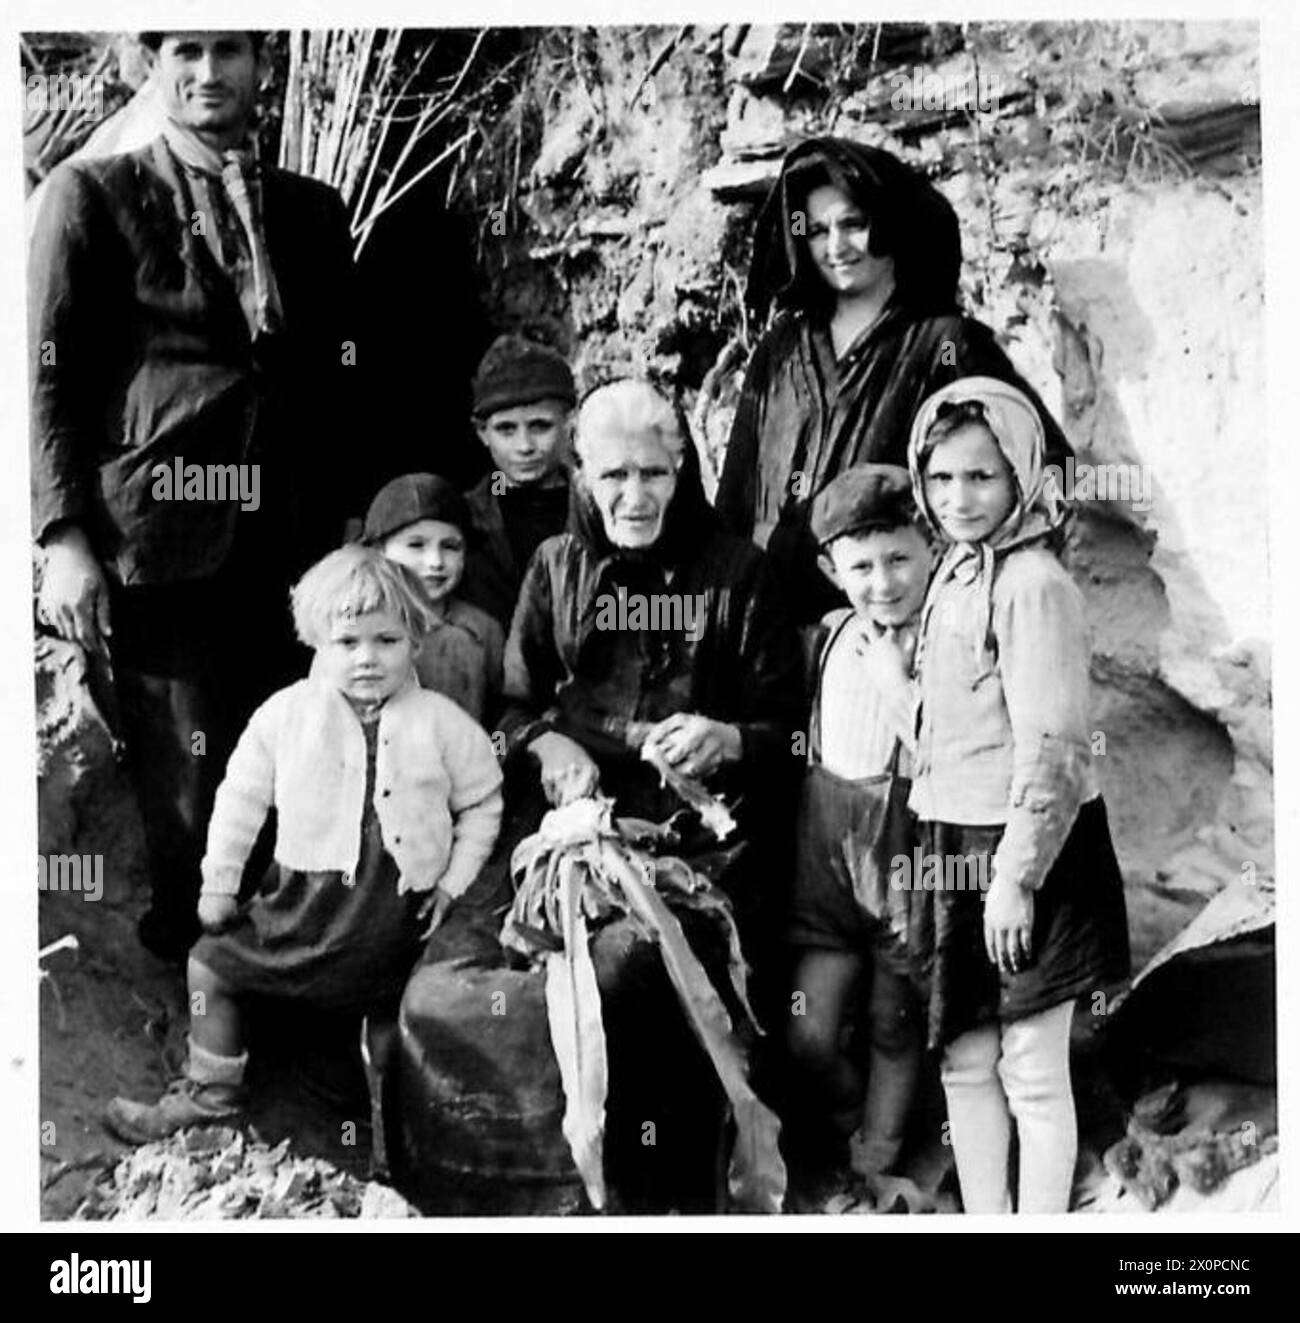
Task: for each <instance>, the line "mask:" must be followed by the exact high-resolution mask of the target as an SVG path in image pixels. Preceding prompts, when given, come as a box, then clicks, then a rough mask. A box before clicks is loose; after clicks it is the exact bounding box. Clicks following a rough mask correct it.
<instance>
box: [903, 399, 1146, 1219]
mask: <svg viewBox="0 0 1300 1323" xmlns="http://www.w3.org/2000/svg"><path fill="white" fill-rule="evenodd" d="M1043 451H1044V437H1043V427H1042V421H1041V418H1040V415H1039V412H1038V410H1037V408H1036V407H1035V405H1034V403H1033V401H1032V400H1031V399H1030V398H1028V397H1027V396H1026V395H1025V394H1024V393H1023V392H1021V391H1019V390H1017V389H1016V388H1015V387H1014V386H1009V385H1007V384H1006V383H1005V382H1003V381H999V380H995V379H994V378H991V377H967V378H963V379H961V380H959V381H956V382H953V383H952V384H950V385H948V386H945V387H944V388H943V389H942V390H940V391H938V392H936V393H935V394H934V395H932V396H930V397H929V399H927V400H926V401H925V402H924V404H922V406H921V409H920V412H919V413H918V415H917V418H916V421H915V423H914V425H913V427H912V433H911V440H910V443H909V447H908V461H909V466H910V468H911V473H912V481H913V485H914V489H915V492H916V498H917V502H918V504H919V505H920V507H921V510H922V511H923V513H924V515H925V517H926V519H927V520H929V522H930V523H931V525H932V526H933V527H934V528H935V529H936V531H938V532H939V533H940V534H941V535H942V536H943V537H944V538H945V539H946V541H947V543H948V546H947V550H946V551H945V553H944V555H943V557H942V559H941V561H940V563H939V566H938V569H937V570H936V572H935V576H934V579H933V581H932V582H931V585H930V589H929V593H928V595H927V598H926V603H925V606H924V608H923V610H922V615H921V636H920V642H919V644H918V655H917V672H918V688H919V697H920V718H919V723H918V739H917V749H916V761H915V766H914V773H913V782H912V792H911V797H910V800H909V807H910V808H911V809H912V810H913V811H914V812H915V813H916V815H917V817H918V819H919V820H920V828H921V839H922V847H921V848H922V852H923V853H922V859H923V860H924V861H926V866H927V867H934V870H935V873H936V876H937V877H938V878H941V879H942V881H941V882H937V881H935V882H927V883H925V893H924V896H923V902H924V903H923V904H920V905H916V906H914V907H913V916H914V917H913V921H912V922H913V928H912V932H911V934H910V944H911V946H912V948H913V954H914V955H915V956H916V957H917V958H918V960H919V961H920V963H921V964H922V966H923V968H925V970H926V972H927V975H928V980H927V981H928V984H929V1042H930V1047H931V1048H933V1049H941V1050H942V1059H941V1076H942V1079H943V1085H944V1091H945V1093H946V1095H947V1101H948V1116H949V1121H950V1123H951V1134H952V1142H953V1151H954V1155H955V1157H956V1162H957V1174H958V1177H959V1179H960V1182H961V1191H962V1201H963V1203H964V1205H965V1208H966V1211H967V1212H971V1213H995V1212H1010V1211H1011V1209H1012V1206H1013V1205H1012V1195H1011V1190H1010V1187H1009V1181H1008V1151H1009V1144H1010V1137H1011V1130H1012V1126H1013V1125H1014V1127H1015V1130H1016V1133H1017V1137H1018V1140H1019V1152H1020V1160H1019V1187H1018V1198H1017V1200H1016V1203H1015V1206H1016V1208H1018V1210H1019V1211H1020V1212H1022V1213H1049V1212H1065V1211H1066V1210H1067V1208H1068V1206H1069V1199H1070V1189H1071V1184H1072V1179H1073V1174H1074V1161H1075V1155H1076V1150H1077V1143H1078V1140H1077V1126H1076V1120H1075V1112H1074V1099H1073V1094H1072V1091H1071V1086H1070V1067H1069V1044H1070V1018H1071V1013H1072V1010H1073V1006H1074V1002H1075V1000H1076V998H1078V997H1079V996H1080V995H1082V994H1084V993H1092V994H1095V993H1096V992H1097V991H1098V990H1100V989H1103V988H1105V987H1106V986H1107V985H1108V984H1111V983H1114V982H1117V981H1118V980H1120V979H1123V978H1124V977H1126V976H1127V974H1128V972H1129V948H1128V927H1127V921H1126V916H1125V909H1124V892H1123V882H1122V879H1121V876H1120V871H1119V865H1118V863H1117V862H1116V859H1115V851H1114V848H1113V846H1112V843H1111V837H1110V828H1109V826H1108V824H1107V819H1106V809H1105V806H1104V804H1103V803H1102V799H1101V794H1100V790H1099V788H1098V784H1097V776H1096V772H1095V770H1094V767H1093V763H1092V757H1091V746H1090V736H1089V724H1088V675H1089V661H1090V657H1089V644H1088V636H1087V630H1086V624H1085V620H1084V607H1083V597H1082V594H1081V593H1080V592H1079V589H1078V588H1077V587H1076V586H1075V584H1074V581H1073V580H1072V579H1071V578H1070V576H1069V574H1068V573H1067V572H1066V570H1065V568H1064V567H1063V566H1062V565H1061V563H1060V561H1059V560H1058V559H1057V556H1056V554H1055V546H1056V544H1057V542H1058V541H1059V530H1060V528H1061V524H1062V521H1063V519H1064V516H1065V511H1064V508H1063V506H1062V504H1061V501H1060V499H1059V493H1058V491H1057V490H1056V487H1055V484H1054V483H1053V482H1052V481H1051V477H1050V474H1045V472H1044V462H1043V461H1044V454H1043ZM900 672H901V663H900ZM931 860H937V861H938V864H937V865H931V864H930V861H931ZM955 864H960V867H954V866H953V865H955ZM918 882H919V879H914V880H913V885H917V884H918ZM932 887H933V889H931V888H932Z"/></svg>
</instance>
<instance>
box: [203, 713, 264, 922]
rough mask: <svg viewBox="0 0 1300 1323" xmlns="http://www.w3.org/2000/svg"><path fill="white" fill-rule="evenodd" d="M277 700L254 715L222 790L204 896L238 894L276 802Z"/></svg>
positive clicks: (215, 813)
mask: <svg viewBox="0 0 1300 1323" xmlns="http://www.w3.org/2000/svg"><path fill="white" fill-rule="evenodd" d="M277 711H278V707H277V706H275V699H274V698H272V699H269V700H268V701H267V702H265V703H263V704H262V706H261V707H260V708H258V710H257V711H256V712H254V713H253V716H252V719H251V720H250V721H249V723H248V726H247V728H246V729H245V731H244V733H243V735H241V736H240V737H239V743H238V744H237V745H235V751H234V752H233V753H232V754H231V755H230V761H229V762H228V763H227V764H226V775H225V777H224V779H223V780H222V782H221V785H220V786H218V788H217V795H216V800H215V802H214V803H213V806H212V817H211V818H210V819H209V821H208V845H207V850H206V851H205V853H204V855H203V863H202V865H201V871H202V874H203V886H202V888H201V891H202V894H203V895H205V896H234V895H237V894H238V893H239V884H240V881H241V879H242V878H243V875H244V865H245V864H247V863H248V856H249V855H250V854H251V853H252V850H253V844H254V842H255V841H256V840H257V834H258V832H260V831H261V830H262V824H263V823H264V822H265V821H266V815H267V813H268V812H269V811H270V809H271V805H272V804H273V803H274V802H275V756H274V747H275V726H276V712H277Z"/></svg>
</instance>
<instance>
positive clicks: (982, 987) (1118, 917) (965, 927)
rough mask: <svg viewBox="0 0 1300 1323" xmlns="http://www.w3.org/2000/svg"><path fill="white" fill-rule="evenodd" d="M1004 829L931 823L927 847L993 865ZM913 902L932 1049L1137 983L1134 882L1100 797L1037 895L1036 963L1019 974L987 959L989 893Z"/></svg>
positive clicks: (915, 948)
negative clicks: (1131, 915) (1131, 907)
mask: <svg viewBox="0 0 1300 1323" xmlns="http://www.w3.org/2000/svg"><path fill="white" fill-rule="evenodd" d="M1004 830H1005V828H1004V827H1002V826H1000V825H999V826H993V827H972V826H964V825H961V824H958V823H951V822H923V823H921V842H922V844H921V848H922V850H923V851H924V853H925V854H926V855H927V856H928V855H934V856H938V857H939V858H941V859H943V858H947V857H952V856H958V855H961V856H967V857H968V858H969V856H972V855H974V856H979V855H985V856H988V857H989V860H990V861H991V857H992V855H993V852H994V851H995V850H996V849H997V845H998V842H999V840H1001V838H1002V833H1003V831H1004ZM967 875H968V876H969V875H970V870H969V867H968V870H967ZM976 875H977V876H978V875H979V874H976ZM982 875H983V876H991V870H990V871H989V872H985V873H984V874H982ZM912 899H913V905H912V907H911V916H910V918H911V930H910V932H909V937H908V948H909V952H910V954H911V956H912V958H913V964H914V967H915V968H917V969H919V970H920V971H921V974H922V977H923V979H924V982H925V984H926V987H927V994H928V1002H929V1015H928V1021H929V1026H928V1042H929V1046H930V1048H931V1049H938V1048H942V1047H944V1046H945V1045H946V1044H948V1043H951V1042H952V1041H953V1039H955V1038H957V1037H959V1036H960V1035H961V1034H964V1033H967V1032H968V1031H969V1030H971V1029H975V1028H978V1027H979V1026H980V1025H984V1024H989V1023H992V1022H995V1021H997V1022H1002V1023H1007V1022H1010V1021H1014V1020H1021V1019H1024V1018H1026V1017H1027V1016H1030V1015H1037V1014H1038V1013H1039V1012H1040V1011H1045V1010H1048V1009H1050V1008H1051V1007H1053V1006H1057V1005H1059V1004H1060V1003H1061V1002H1063V1001H1073V1000H1074V999H1075V998H1076V997H1078V996H1080V995H1082V994H1084V993H1090V992H1096V991H1099V990H1101V989H1103V988H1106V987H1108V986H1109V985H1111V984H1114V983H1117V982H1119V981H1121V980H1122V979H1124V978H1127V977H1128V974H1129V970H1130V965H1129V943H1128V917H1127V912H1126V910H1125V905H1124V880H1123V877H1122V876H1121V874H1120V870H1119V862H1118V861H1117V860H1116V858H1115V847H1114V845H1113V844H1112V842H1111V837H1110V825H1109V822H1108V821H1107V817H1106V806H1105V804H1104V803H1103V802H1102V800H1101V797H1100V796H1098V797H1097V798H1096V799H1093V800H1090V801H1089V802H1088V803H1086V804H1084V805H1083V807H1082V808H1081V809H1080V810H1079V815H1078V817H1077V818H1076V819H1075V822H1074V826H1073V828H1071V831H1070V835H1069V836H1068V837H1067V838H1066V842H1065V844H1064V846H1063V847H1062V848H1061V853H1060V855H1059V856H1058V857H1057V860H1056V862H1055V863H1054V864H1053V865H1052V867H1051V870H1050V871H1049V872H1048V874H1047V878H1046V880H1045V881H1044V882H1043V885H1042V887H1041V888H1040V889H1039V890H1038V891H1037V892H1036V893H1035V895H1034V929H1033V941H1032V954H1031V959H1030V962H1029V964H1028V965H1027V967H1025V968H1024V969H1022V970H1020V971H1018V972H1017V973H1014V974H1006V973H1002V972H1000V971H999V970H998V969H997V968H996V967H995V966H994V965H993V964H992V963H991V962H990V961H989V958H988V955H987V954H986V953H985V949H984V893H983V892H982V891H980V890H978V889H968V890H942V889H941V890H936V891H927V892H921V893H914V894H913V897H912Z"/></svg>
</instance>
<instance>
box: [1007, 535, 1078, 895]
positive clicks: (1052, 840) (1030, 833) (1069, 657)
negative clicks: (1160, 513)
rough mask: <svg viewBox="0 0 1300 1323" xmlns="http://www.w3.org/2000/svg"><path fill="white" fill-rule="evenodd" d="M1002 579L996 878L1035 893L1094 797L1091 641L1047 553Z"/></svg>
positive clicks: (1071, 592)
mask: <svg viewBox="0 0 1300 1323" xmlns="http://www.w3.org/2000/svg"><path fill="white" fill-rule="evenodd" d="M1017 562H1018V563H1017ZM1003 575H1004V577H1003V581H1002V582H1001V583H1000V584H999V585H998V590H1002V591H998V590H995V593H994V609H993V629H994V634H995V636H996V639H997V645H998V664H999V669H1000V671H1001V675H1002V690H1003V695H1004V697H1005V700H1006V705H1007V712H1008V714H1009V716H1010V720H1011V741H1012V767H1011V801H1010V804H1009V806H1008V811H1007V826H1006V831H1005V832H1004V833H1003V836H1002V840H1001V842H1000V843H999V845H998V848H997V851H996V853H995V854H994V856H993V875H994V877H995V878H1003V877H1005V878H1008V879H1010V880H1011V881H1013V882H1014V883H1015V884H1016V885H1017V886H1021V887H1027V888H1030V889H1032V890H1036V889H1037V888H1039V887H1041V886H1042V884H1043V882H1044V880H1045V879H1046V877H1047V873H1048V870H1049V869H1050V868H1051V866H1052V864H1053V863H1054V862H1055V861H1056V857H1057V855H1059V854H1060V852H1061V847H1062V846H1063V845H1064V844H1065V839H1066V837H1067V836H1068V835H1069V834H1070V829H1071V828H1072V827H1073V826H1074V820H1075V818H1076V816H1077V815H1078V812H1079V808H1080V806H1081V805H1082V804H1083V802H1084V800H1085V799H1086V798H1087V797H1088V794H1089V792H1090V790H1091V785H1092V778H1091V774H1090V758H1091V749H1090V744H1089V740H1088V732H1087V708H1088V671H1089V646H1088V634H1087V626H1086V623H1085V620H1084V611H1083V599H1082V597H1081V595H1080V593H1079V590H1078V588H1076V587H1075V585H1074V583H1073V581H1072V580H1071V579H1070V578H1069V576H1068V575H1067V574H1066V572H1065V571H1064V570H1063V569H1062V568H1061V567H1060V565H1059V563H1058V562H1057V561H1056V560H1055V559H1054V558H1052V557H1050V556H1049V555H1048V553H1046V552H1042V553H1034V554H1033V556H1032V559H1031V558H1030V557H1029V556H1026V557H1025V558H1023V559H1020V558H1017V557H1014V556H1013V557H1012V558H1011V559H1010V560H1009V561H1008V563H1007V565H1006V567H1005V569H1004V571H1003Z"/></svg>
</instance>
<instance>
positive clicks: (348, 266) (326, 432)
mask: <svg viewBox="0 0 1300 1323" xmlns="http://www.w3.org/2000/svg"><path fill="white" fill-rule="evenodd" d="M262 178H263V184H262V190H263V192H262V197H263V225H264V233H265V238H266V246H267V249H268V251H269V253H270V257H271V264H272V267H273V269H274V272H275V278H276V282H277V285H278V288H279V294H280V302H281V305H282V308H283V313H284V330H283V331H282V332H281V333H280V334H278V335H276V336H275V337H272V338H270V339H269V340H268V339H265V338H260V339H259V343H258V345H257V347H256V348H255V347H254V342H253V339H252V337H251V336H250V333H249V330H248V325H247V322H246V321H245V319H244V316H243V313H242V310H241V308H240V304H239V299H238V295H237V293H236V290H235V286H234V284H233V282H232V281H231V280H230V278H229V277H228V276H227V275H226V273H225V272H224V271H222V269H221V268H220V267H219V266H218V264H217V262H216V260H215V258H214V257H213V256H212V254H211V252H210V250H209V248H208V245H207V242H206V241H205V239H204V237H203V233H202V230H201V228H200V222H199V221H198V218H197V215H196V212H197V208H196V207H195V206H194V205H193V199H192V195H191V193H190V190H189V187H188V183H187V181H186V180H185V178H184V172H183V170H182V168H181V167H180V166H179V164H178V163H177V162H176V160H175V158H174V157H173V156H172V155H171V154H170V152H168V150H167V149H166V147H165V146H164V145H163V142H162V140H161V139H158V140H157V141H156V142H154V143H153V144H150V145H149V146H146V147H143V148H141V149H140V150H138V151H134V152H130V153H126V154H123V155H120V156H112V157H107V158H104V159H101V160H92V161H85V162H81V161H77V162H67V163H65V164H64V165H62V166H60V167H59V168H58V169H57V170H55V171H54V172H53V173H52V174H51V176H50V178H49V180H48V183H47V188H48V190H49V191H48V196H47V197H46V199H45V203H44V206H43V207H42V211H41V215H40V222H39V226H38V229H37V232H36V234H35V235H34V237H33V241H32V246H31V252H30V265H29V280H28V300H29V302H28V312H29V338H30V354H31V382H32V432H31V447H32V509H33V524H34V528H33V532H34V534H35V536H36V538H37V539H38V540H40V539H41V538H42V537H43V536H44V535H45V534H46V533H47V532H48V531H49V529H50V528H51V526H52V525H54V524H56V523H58V522H60V521H63V520H70V521H74V522H76V523H78V524H81V525H82V526H83V527H84V528H85V529H86V530H87V532H88V534H89V536H90V539H91V543H92V546H93V548H94V550H95V552H96V554H97V556H98V557H99V558H100V560H101V561H102V562H103V563H104V564H105V566H106V567H107V568H108V570H109V571H110V573H113V574H114V575H115V576H116V577H117V578H118V579H119V580H120V581H121V582H122V583H124V584H127V585H132V584H158V583H170V582H176V581H181V580H189V579H196V578H203V577H207V576H209V575H211V574H212V573H214V572H215V571H216V569H217V568H218V567H219V566H220V565H221V564H222V562H223V560H224V559H225V557H226V555H227V553H228V552H229V550H230V546H231V543H232V539H233V537H234V533H235V526H236V520H237V519H238V518H256V519H260V520H263V521H266V522H265V524H264V525H263V528H264V530H273V534H274V538H273V540H274V541H275V543H276V544H277V545H279V546H280V547H282V548H283V550H284V557H285V562H284V565H283V568H284V569H288V570H291V571H292V570H297V569H301V568H302V567H303V566H305V565H306V564H307V563H310V561H311V560H312V559H314V558H315V557H317V556H319V555H320V554H322V553H323V552H324V551H325V550H326V549H328V548H329V547H330V546H333V545H337V544H338V542H339V540H340V538H341V534H342V525H343V519H344V517H345V515H346V514H347V513H348V512H349V507H350V505H352V504H360V503H361V502H364V500H365V499H366V496H367V495H368V493H367V492H366V491H364V490H359V488H360V487H363V486H364V481H365V480H364V477H363V476H362V475H361V474H360V473H359V472H358V465H357V462H356V461H355V460H354V461H353V462H351V463H349V462H348V461H347V459H346V456H347V455H348V454H349V452H351V453H352V454H353V455H355V454H356V453H357V451H362V452H364V451H365V450H366V448H367V446H369V445H370V444H371V443H370V442H369V441H367V440H366V439H363V438H361V437H359V436H357V435H356V432H355V422H356V412H355V408H354V404H353V400H354V399H355V389H354V388H355V381H354V378H353V376H352V375H351V374H355V373H356V372H357V371H358V368H357V367H355V366H351V365H347V364H345V362H344V359H345V356H346V352H347V351H346V347H345V342H347V341H352V342H353V343H354V345H355V343H356V342H357V340H358V339H359V338H360V336H359V328H358V326H357V325H356V318H355V314H354V311H353V308H354V300H355V292H354V274H353V268H352V258H351V242H350V239H349V236H348V229H347V219H346V214H345V211H344V208H343V203H342V199H341V198H340V197H339V195H338V194H337V193H336V192H335V191H334V190H333V189H331V188H328V187H326V186H325V185H323V184H320V183H317V182H315V181H313V180H310V179H306V178H303V177H301V176H298V175H294V174H290V173H288V172H286V171H283V170H278V169H273V168H271V169H265V170H264V171H263V176H262ZM208 220H209V223H211V218H208ZM196 231H197V232H196ZM178 457H179V458H180V459H181V460H183V461H184V463H185V464H201V465H204V466H207V465H209V464H221V465H225V464H243V463H249V464H251V463H257V464H259V466H260V489H261V490H260V498H261V503H262V504H261V509H260V510H258V511H257V512H256V513H250V514H247V515H241V513H240V510H239V504H238V502H237V501H229V500H227V501H216V502H196V501H185V500H182V501H174V500H172V501H168V500H159V499H156V498H155V496H154V484H155V477H154V469H155V467H156V466H157V465H159V464H165V465H171V463H172V461H173V460H174V459H176V458H178Z"/></svg>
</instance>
